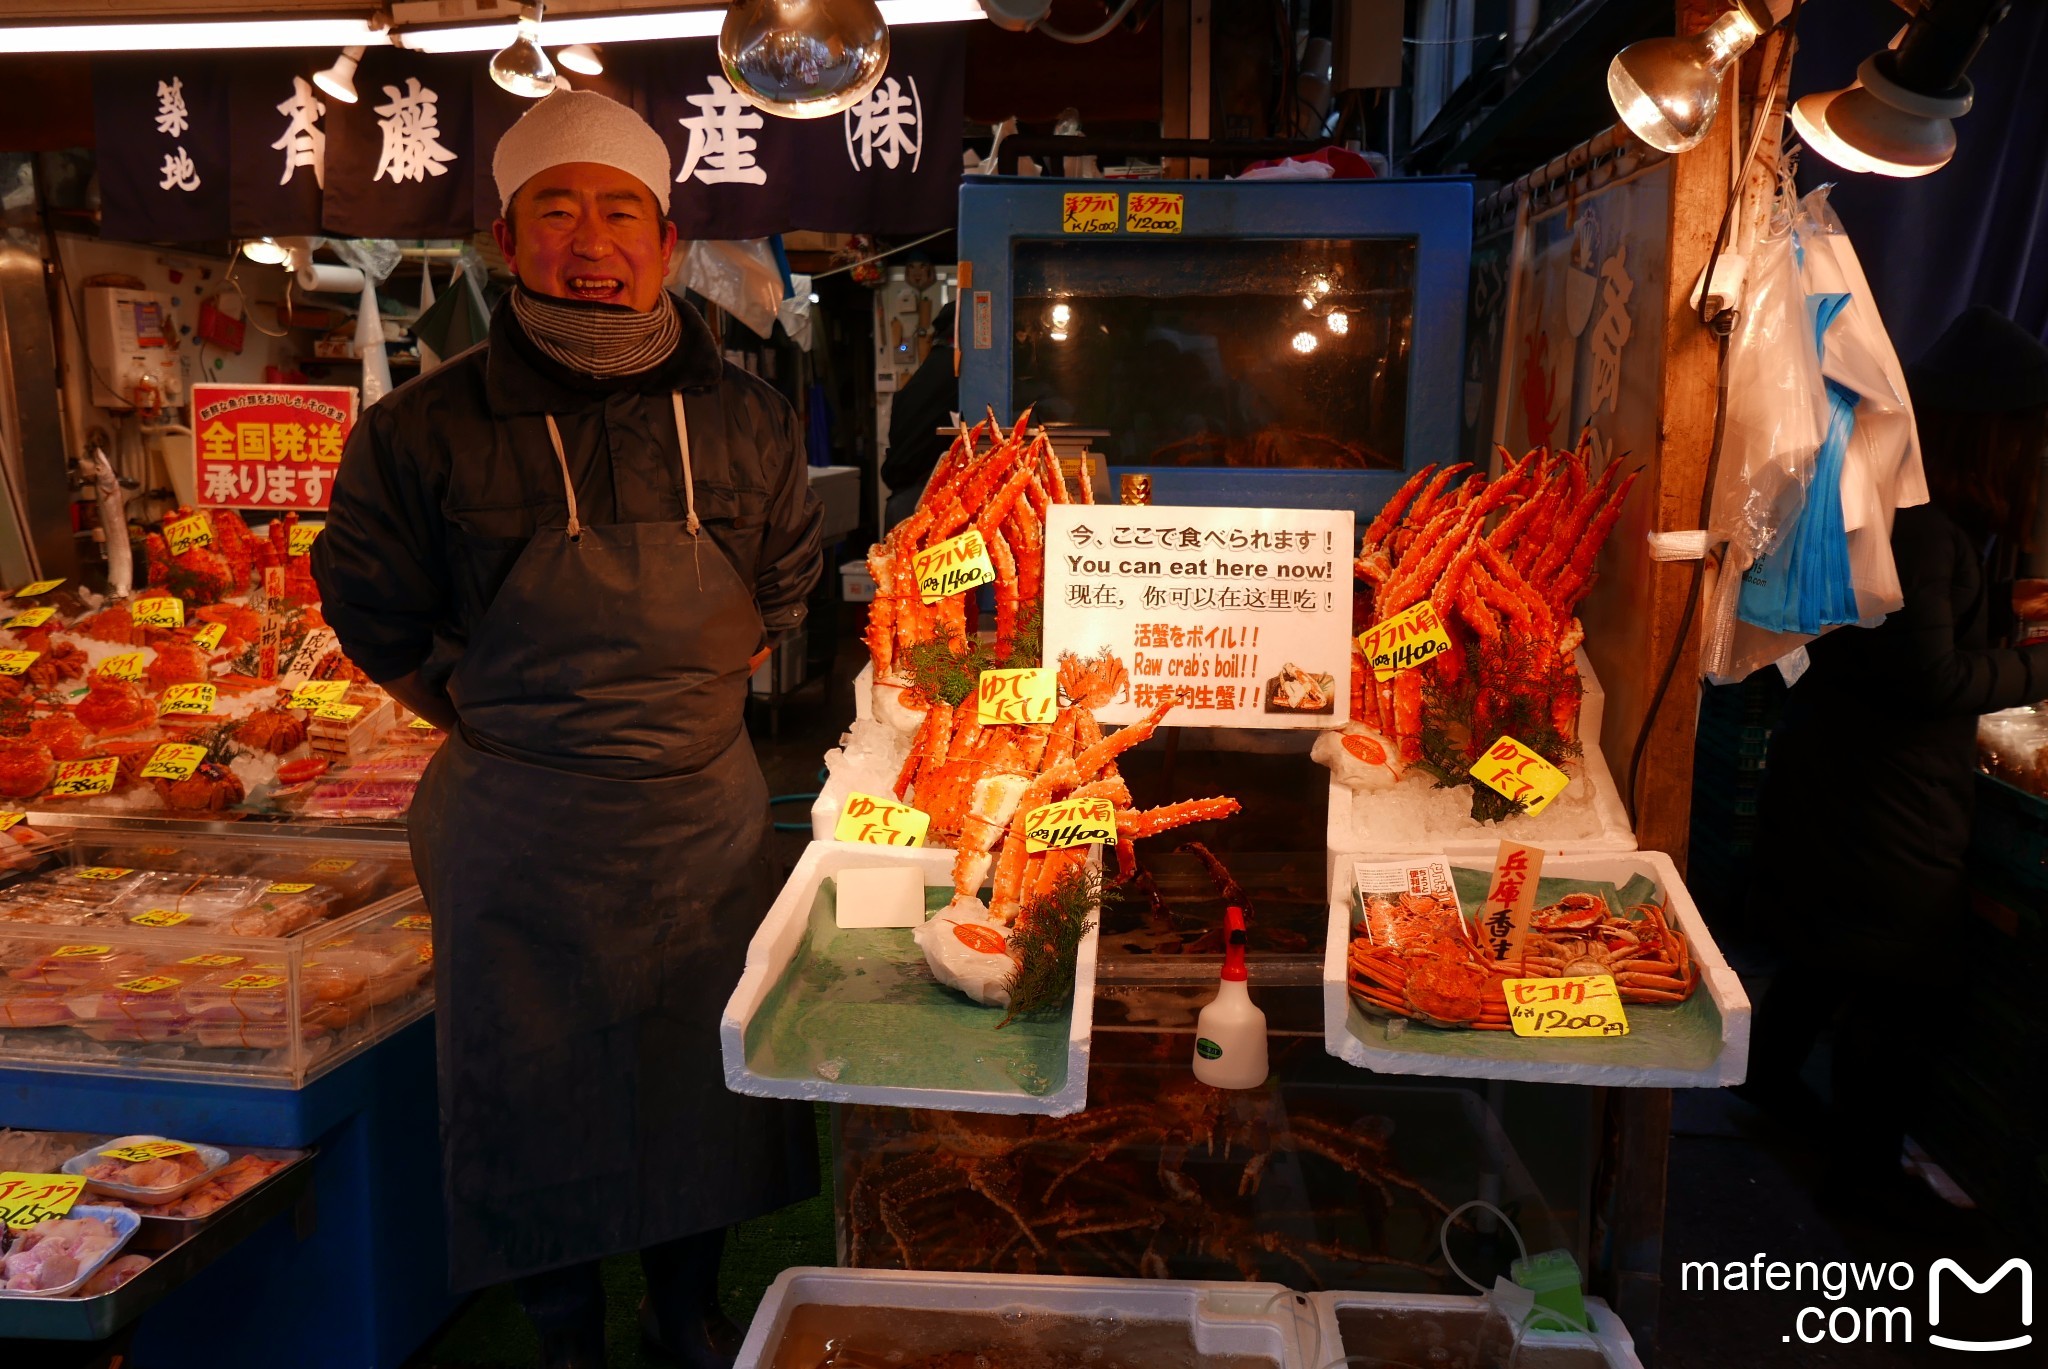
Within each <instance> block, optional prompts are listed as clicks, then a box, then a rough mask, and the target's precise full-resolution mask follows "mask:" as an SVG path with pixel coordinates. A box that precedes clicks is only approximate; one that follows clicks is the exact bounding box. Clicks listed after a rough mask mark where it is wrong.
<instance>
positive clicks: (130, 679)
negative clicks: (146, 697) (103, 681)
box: [93, 651, 149, 684]
mask: <svg viewBox="0 0 2048 1369" xmlns="http://www.w3.org/2000/svg"><path fill="white" fill-rule="evenodd" d="M148 669H149V663H148V662H147V661H145V660H143V658H142V653H141V652H139V651H128V652H123V653H122V654H121V655H119V656H109V657H107V659H106V660H104V661H101V662H100V668H99V669H98V670H96V671H94V672H93V673H94V674H95V675H104V676H106V677H107V678H108V679H110V680H119V681H121V682H122V683H124V684H134V683H135V682H136V681H137V680H139V679H141V678H142V677H143V675H144V673H145V672H146V671H147V670H148Z"/></svg>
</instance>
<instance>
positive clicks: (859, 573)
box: [839, 561, 875, 670]
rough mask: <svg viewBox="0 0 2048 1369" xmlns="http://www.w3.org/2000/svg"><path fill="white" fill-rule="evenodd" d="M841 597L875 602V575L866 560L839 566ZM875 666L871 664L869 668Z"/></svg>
mask: <svg viewBox="0 0 2048 1369" xmlns="http://www.w3.org/2000/svg"><path fill="white" fill-rule="evenodd" d="M839 598H840V599H841V601H842V602H845V603H849V604H872V603H873V602H875V577H874V576H873V575H872V574H870V573H869V571H868V563H867V562H865V561H847V562H844V563H842V564H841V565H840V567H839ZM873 668H874V667H873V666H872V665H870V666H869V667H868V669H870V670H872V669H873Z"/></svg>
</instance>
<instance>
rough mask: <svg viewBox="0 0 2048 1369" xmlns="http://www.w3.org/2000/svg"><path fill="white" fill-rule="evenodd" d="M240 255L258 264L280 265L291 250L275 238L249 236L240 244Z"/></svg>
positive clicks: (288, 256) (286, 258)
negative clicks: (247, 239)
mask: <svg viewBox="0 0 2048 1369" xmlns="http://www.w3.org/2000/svg"><path fill="white" fill-rule="evenodd" d="M242 255H243V256H245V257H247V258H248V259H249V260H250V261H253V262H255V263H256V264H257V265H258V266H282V265H284V264H285V262H287V261H289V260H290V259H291V252H290V250H289V249H288V248H286V247H285V245H284V244H283V243H281V242H279V241H278V240H277V239H276V238H251V239H249V241H247V242H245V243H243V244H242Z"/></svg>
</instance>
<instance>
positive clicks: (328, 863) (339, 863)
mask: <svg viewBox="0 0 2048 1369" xmlns="http://www.w3.org/2000/svg"><path fill="white" fill-rule="evenodd" d="M306 868H307V869H308V870H311V871H312V872H313V873H314V874H316V875H338V874H340V873H341V872H342V871H343V870H353V869H355V868H356V863H355V862H354V861H352V860H345V859H343V858H342V857H340V856H329V857H327V858H326V859H325V860H316V861H314V862H313V863H312V864H311V865H308V866H307V867H306Z"/></svg>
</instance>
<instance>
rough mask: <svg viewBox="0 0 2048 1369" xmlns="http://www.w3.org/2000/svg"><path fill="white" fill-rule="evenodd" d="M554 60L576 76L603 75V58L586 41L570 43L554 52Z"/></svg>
mask: <svg viewBox="0 0 2048 1369" xmlns="http://www.w3.org/2000/svg"><path fill="white" fill-rule="evenodd" d="M555 61H556V62H558V63H560V64H561V65H562V66H565V67H567V68H568V69H569V70H571V71H573V72H575V73H576V74H577V75H578V76H602V75H604V59H603V58H602V57H599V56H598V55H597V49H596V48H594V47H592V46H590V44H588V43H572V44H570V45H569V46H568V47H565V48H563V49H561V50H560V51H559V52H557V53H556V54H555Z"/></svg>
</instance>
